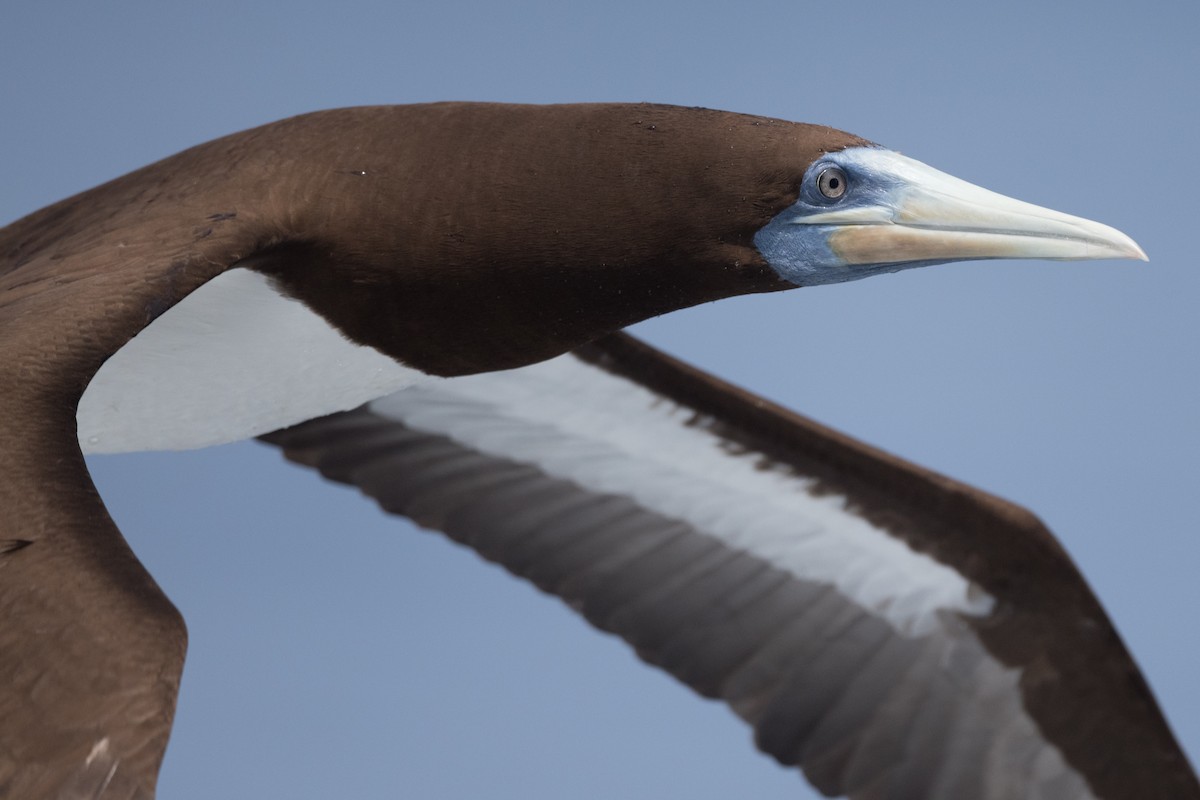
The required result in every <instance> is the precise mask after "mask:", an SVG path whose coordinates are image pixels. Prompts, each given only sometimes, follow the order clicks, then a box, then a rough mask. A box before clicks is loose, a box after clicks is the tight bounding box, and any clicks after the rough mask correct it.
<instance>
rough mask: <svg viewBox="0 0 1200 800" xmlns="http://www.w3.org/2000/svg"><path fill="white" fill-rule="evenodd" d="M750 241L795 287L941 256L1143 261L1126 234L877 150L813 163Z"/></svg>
mask: <svg viewBox="0 0 1200 800" xmlns="http://www.w3.org/2000/svg"><path fill="white" fill-rule="evenodd" d="M754 244H755V246H756V247H757V248H758V250H759V252H761V253H762V255H763V257H764V258H765V259H766V260H767V262H768V263H769V264H770V265H771V267H772V268H773V269H774V270H775V271H776V272H778V273H779V275H780V276H781V277H783V278H784V279H785V280H787V281H789V282H790V283H793V284H795V285H797V286H811V285H817V284H825V283H840V282H842V281H850V280H857V279H859V278H866V277H869V276H871V275H877V274H880V273H884V272H896V271H898V270H902V269H908V268H910V267H920V266H926V265H929V264H940V263H945V262H948V261H967V260H976V259H997V258H1040V259H1054V260H1076V259H1096V258H1134V259H1141V260H1143V261H1144V260H1146V254H1145V253H1144V252H1143V251H1142V249H1141V248H1140V247H1138V246H1137V244H1135V243H1134V241H1133V240H1132V239H1130V238H1129V237H1128V236H1126V235H1125V234H1123V233H1121V232H1120V231H1118V230H1116V229H1114V228H1110V227H1109V226H1107V225H1102V224H1100V223H1098V222H1092V221H1091V220H1087V219H1083V218H1081V217H1074V216H1071V215H1069V214H1063V213H1060V212H1057V211H1052V210H1050V209H1048V208H1042V207H1041V206H1036V205H1033V204H1031V203H1025V202H1022V201H1020V200H1014V199H1013V198H1011V197H1005V196H1004V195H1001V194H997V193H995V192H991V191H988V190H987V189H983V188H980V187H978V186H975V185H974V184H971V183H968V182H967V181H964V180H960V179H958V178H955V177H953V176H952V175H947V174H946V173H944V172H941V171H939V170H936V169H934V168H932V167H930V166H928V165H926V164H923V163H921V162H920V161H917V160H915V159H912V158H908V157H907V156H903V155H900V154H899V153H897V152H895V151H892V150H886V149H884V148H880V147H850V148H847V149H845V150H841V151H838V152H831V153H827V154H825V155H824V156H822V157H820V158H818V159H816V160H815V161H814V162H813V163H812V164H811V165H810V166H809V167H808V169H807V170H806V171H805V173H804V177H803V179H802V181H801V185H800V190H799V197H798V199H797V200H796V201H795V202H794V203H793V204H792V205H790V206H789V207H787V208H786V209H784V210H783V211H782V212H780V213H779V214H777V215H775V216H774V217H773V218H772V219H771V221H770V222H769V223H768V224H767V225H766V226H764V227H763V228H762V229H761V230H759V231H758V233H757V234H756V235H755V237H754Z"/></svg>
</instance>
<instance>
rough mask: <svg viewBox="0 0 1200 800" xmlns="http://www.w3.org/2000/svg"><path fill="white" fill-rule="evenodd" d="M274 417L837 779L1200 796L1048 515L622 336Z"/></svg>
mask: <svg viewBox="0 0 1200 800" xmlns="http://www.w3.org/2000/svg"><path fill="white" fill-rule="evenodd" d="M266 438H267V440H268V441H270V442H272V443H275V444H277V445H280V446H281V447H283V448H284V450H285V452H286V454H287V456H288V457H289V458H291V459H292V460H295V461H298V462H301V463H304V464H308V465H311V466H315V467H317V468H318V469H320V470H321V472H322V473H323V474H325V475H326V476H327V477H330V478H333V479H334V480H338V481H342V482H345V483H350V484H353V485H356V486H358V487H360V488H361V489H362V490H363V491H364V492H365V493H366V494H368V495H370V496H372V497H374V498H375V499H376V500H378V501H379V503H380V504H381V505H382V506H383V507H384V508H385V509H387V510H388V511H391V512H394V513H397V514H402V515H405V516H407V517H410V518H412V519H413V520H414V521H416V522H417V523H419V524H421V525H423V526H426V527H429V528H434V529H437V530H441V531H444V532H445V533H446V534H447V535H449V536H451V537H453V538H454V539H455V540H457V541H459V542H462V543H463V544H466V545H468V546H470V547H472V548H474V549H475V550H477V551H478V552H479V553H480V554H481V555H483V556H484V557H485V558H488V559H490V560H493V561H496V562H498V563H500V564H502V565H504V566H505V567H506V568H508V569H509V570H510V571H512V572H513V573H515V574H517V575H520V576H522V577H524V578H527V579H529V580H531V581H533V582H534V583H535V584H537V585H538V586H539V587H540V588H542V589H543V590H545V591H547V592H549V593H552V594H555V595H558V596H559V597H561V598H563V599H564V600H565V601H566V602H567V603H569V604H570V605H571V606H572V607H573V608H575V609H577V610H578V611H579V612H580V613H582V614H583V615H584V616H585V617H586V618H587V619H588V620H589V621H590V622H591V623H592V624H594V625H596V626H597V627H599V628H601V629H603V630H606V631H609V632H612V633H615V634H617V635H619V636H621V637H622V638H624V639H625V640H626V641H628V642H629V643H630V644H631V645H632V646H633V647H635V648H636V649H637V652H638V653H639V655H640V656H641V657H642V658H643V659H645V660H646V661H647V662H649V663H651V664H654V665H656V666H659V667H661V668H663V669H665V670H667V671H668V672H670V673H671V674H673V675H675V676H676V677H677V678H679V679H680V680H682V681H683V682H685V683H687V684H688V685H689V686H691V687H692V688H693V689H695V690H696V691H697V692H699V693H700V694H702V695H704V696H706V697H711V698H718V699H721V700H724V701H725V702H727V703H728V704H729V705H730V706H731V707H732V708H733V709H734V710H735V711H736V712H737V713H738V714H739V715H740V716H741V717H742V718H744V719H745V720H746V721H747V722H749V723H750V724H751V725H752V726H753V727H754V728H755V732H756V738H757V742H758V745H759V747H761V748H762V749H763V750H764V751H766V752H768V753H770V754H771V755H773V756H774V757H775V758H777V759H778V760H779V761H780V762H782V763H784V764H789V765H797V766H799V767H801V768H802V769H803V770H804V772H805V774H806V775H807V776H808V778H809V780H810V781H812V783H813V784H814V785H816V786H817V787H818V788H819V789H820V790H821V791H823V792H825V793H827V794H830V795H840V794H845V795H849V796H850V797H854V798H879V799H880V800H883V799H885V798H886V799H888V800H891V799H893V798H928V799H929V800H935V799H936V798H944V799H945V800H961V798H979V799H980V800H988V799H990V798H1046V800H1066V799H1067V798H1089V797H1097V798H1135V797H1136V798H1151V797H1158V798H1168V797H1169V798H1184V797H1200V787H1198V786H1197V784H1196V781H1195V778H1194V777H1193V775H1192V773H1191V771H1190V769H1189V768H1188V766H1187V763H1186V760H1185V759H1184V757H1183V756H1182V754H1181V752H1180V750H1179V748H1178V746H1177V745H1176V743H1175V741H1174V739H1173V737H1172V735H1171V733H1170V731H1169V730H1168V728H1167V726H1166V724H1165V722H1164V721H1163V719H1162V716H1161V714H1160V712H1159V711H1158V708H1157V706H1156V704H1155V702H1154V699H1153V697H1152V696H1151V694H1150V692H1149V690H1148V689H1147V688H1146V686H1145V684H1144V681H1143V680H1142V678H1141V676H1140V674H1139V672H1138V670H1137V667H1136V666H1135V665H1134V664H1133V662H1132V660H1131V659H1130V657H1129V656H1128V654H1127V653H1126V651H1125V649H1124V647H1123V645H1122V644H1121V642H1120V640H1119V638H1118V637H1117V635H1116V633H1115V632H1114V631H1113V629H1112V626H1111V624H1110V623H1109V622H1108V620H1107V618H1106V617H1105V615H1104V613H1103V611H1102V609H1101V608H1100V607H1099V605H1098V604H1097V602H1096V600H1095V599H1094V597H1093V596H1092V594H1091V592H1090V591H1089V589H1088V588H1087V586H1086V584H1085V582H1084V581H1083V579H1082V577H1081V576H1080V575H1079V574H1078V572H1077V570H1076V569H1075V568H1074V566H1073V565H1072V564H1071V562H1070V560H1069V559H1068V557H1067V556H1066V555H1065V554H1064V553H1063V551H1062V550H1061V548H1060V547H1059V546H1058V544H1057V543H1056V541H1055V540H1054V539H1053V537H1052V536H1051V535H1050V534H1049V533H1048V532H1047V531H1046V530H1045V528H1044V527H1043V526H1042V525H1041V524H1040V523H1039V522H1038V521H1037V520H1036V519H1035V518H1033V517H1032V516H1031V515H1030V514H1028V513H1027V512H1025V511H1023V510H1022V509H1019V508H1017V507H1015V506H1012V505H1010V504H1007V503H1005V502H1003V501H1000V500H997V499H996V498H993V497H991V496H988V495H986V494H983V493H981V492H978V491H976V490H973V489H971V488H969V487H966V486H963V485H961V484H958V483H956V482H954V481H951V480H948V479H946V478H943V477H941V476H938V475H935V474H933V473H930V472H927V471H924V470H921V469H919V468H917V467H914V466H912V465H909V464H906V463H904V462H902V461H899V460H898V459H895V458H893V457H891V456H889V455H887V454H884V453H881V452H879V451H876V450H873V449H871V448H869V447H866V446H865V445H862V444H860V443H858V442H855V441H853V440H850V439H848V438H846V437H844V436H841V435H839V434H837V433H835V432H833V431H830V430H827V429H824V428H822V427H821V426H818V425H816V424H814V423H812V422H811V421H809V420H806V419H804V418H802V417H799V416H796V415H794V414H791V413H789V412H787V411H785V410H783V409H780V408H777V407H774V406H772V405H771V404H769V403H767V402H766V401H764V400H762V399H759V398H756V397H754V396H752V395H750V394H747V393H746V392H743V391H741V390H739V389H736V388H734V387H731V386H729V385H727V384H724V383H721V382H720V381H717V380H716V379H714V378H712V377H710V376H708V375H705V374H703V373H701V372H698V371H696V370H694V369H691V368H689V367H687V366H685V365H683V364H680V363H678V362H676V361H674V360H672V359H670V358H668V357H666V356H664V355H663V354H661V353H658V352H656V351H654V350H652V349H651V348H649V347H647V346H646V345H643V344H641V343H639V342H637V341H636V340H634V339H632V338H629V337H627V336H623V335H618V336H613V337H609V338H608V339H605V340H603V341H601V342H599V343H596V344H593V345H589V346H587V347H585V348H582V349H580V350H578V351H576V352H574V353H571V354H568V355H565V356H562V357H560V358H558V359H555V360H553V361H549V362H546V363H543V364H538V365H534V366H531V367H526V368H523V369H520V370H513V371H510V372H500V373H490V374H484V375H476V376H470V377H466V378H455V379H450V380H446V381H437V382H434V383H426V384H420V385H418V386H414V387H411V388H409V389H406V390H403V391H401V392H398V393H396V394H394V395H391V396H389V397H386V398H384V399H381V400H377V401H375V402H373V403H370V404H368V405H367V406H364V407H362V408H360V409H358V410H355V411H352V412H347V413H342V414H337V415H334V416H330V417H326V418H323V419H319V420H314V421H312V422H309V423H305V424H303V425H300V426H297V427H295V428H292V429H289V430H286V431H280V432H277V433H275V434H272V435H270V436H268V437H266Z"/></svg>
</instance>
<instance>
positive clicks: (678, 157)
mask: <svg viewBox="0 0 1200 800" xmlns="http://www.w3.org/2000/svg"><path fill="white" fill-rule="evenodd" d="M1022 256H1029V257H1046V258H1094V257H1119V256H1127V257H1144V255H1143V254H1142V253H1141V251H1140V249H1138V248H1137V246H1136V245H1134V244H1133V242H1132V241H1131V240H1129V239H1128V237H1125V236H1124V235H1123V234H1120V233H1118V232H1117V231H1114V230H1113V229H1111V228H1107V227H1106V226H1102V225H1099V224H1097V223H1092V222H1089V221H1087V220H1080V219H1078V218H1074V217H1069V216H1067V215H1063V214H1059V213H1057V212H1051V211H1048V210H1046V209H1040V208H1038V207H1035V206H1030V205H1028V204H1024V203H1020V202H1019V201H1015V200H1011V199H1009V198H1003V197H1000V196H999V195H994V194H992V193H990V192H986V191H985V190H982V189H979V188H978V187H974V186H971V185H970V184H967V183H965V182H962V181H958V180H957V179H954V178H951V177H950V176H946V175H944V174H943V173H939V172H937V171H936V170H933V169H932V168H929V167H926V166H925V165H923V164H920V163H919V162H915V161H913V160H911V159H907V158H905V157H903V156H900V155H898V154H895V153H892V152H891V151H887V150H884V149H882V148H878V147H876V146H874V145H872V144H871V143H869V142H867V141H865V140H862V139H859V138H857V137H854V136H851V135H849V134H845V133H842V132H839V131H835V130H833V129H830V128H825V127H822V126H814V125H804V124H799V123H788V122H782V121H779V120H770V119H764V118H757V117H749V116H744V115H736V114H728V113H724V112H717V111H709V110H704V109H685V108H677V107H670V106H653V105H623V104H599V105H575V106H505V105H495V104H466V103H448V104H435V105H427V106H409V107H403V106H401V107H374V108H356V109H342V110H337V111H329V112H319V113H316V114H311V115H306V116H302V117H297V118H293V119H290V120H284V121H282V122H279V123H275V124H272V125H268V126H264V127H262V128H257V129H254V130H251V131H246V132H243V133H240V134H234V135H232V136H229V137H225V138H223V139H218V140H215V141H213V142H209V143H207V144H203V145H199V146H197V147H195V148H192V149H191V150H188V151H185V152H183V153H180V154H179V155H176V156H173V157H171V158H168V159H165V160H163V161H160V162H158V163H157V164H153V165H151V166H149V167H146V168H144V169H142V170H138V171H136V172H133V173H130V174H129V175H127V176H124V177H122V178H118V179H116V180H114V181H111V182H109V183H107V184H104V185H102V186H100V187H97V188H95V189H92V190H90V191H87V192H84V193H82V194H80V195H77V196H75V197H72V198H69V199H67V200H64V201H62V202H60V203H58V204H55V205H53V206H51V207H49V208H47V209H44V210H42V211H40V212H36V213H35V214H32V215H30V216H29V217H26V218H25V219H22V220H19V221H17V222H15V223H13V224H12V225H10V226H8V227H7V228H5V229H3V230H2V231H0V259H2V260H0V354H2V357H0V403H3V406H4V408H5V410H6V413H5V415H4V419H2V420H0V475H3V476H4V479H3V481H2V482H0V485H2V488H0V492H2V493H3V494H2V495H0V501H2V502H0V619H3V620H4V622H3V623H0V720H2V721H0V794H5V793H6V792H7V794H9V795H12V796H20V797H30V798H40V797H67V796H82V797H102V798H122V799H123V798H135V797H138V798H146V797H150V796H152V794H153V788H154V777H155V775H156V773H157V767H158V764H159V761H160V760H161V757H162V752H163V749H164V747H165V744H166V739H167V735H168V732H169V728H170V722H171V716H172V713H173V708H174V698H175V693H176V691H177V690H178V685H179V675H180V670H181V667H182V661H183V651H184V641H185V633H184V627H183V623H182V620H181V619H180V617H179V615H178V613H177V612H176V611H175V609H174V607H173V606H172V605H171V604H170V602H169V601H168V600H167V598H166V597H165V596H164V595H163V594H162V592H161V591H160V590H159V588H158V587H157V586H156V585H155V584H154V581H153V579H152V578H151V577H150V576H149V575H148V574H147V573H146V572H145V570H144V569H143V568H142V567H141V565H140V564H139V563H138V562H137V560H136V558H135V557H134V556H133V554H132V553H131V552H130V551H129V549H128V547H127V546H126V545H125V543H124V540H123V539H122V538H121V535H120V533H119V531H118V530H117V529H116V527H115V526H114V525H113V524H112V522H111V520H109V518H108V516H107V513H106V511H105V510H104V507H103V504H102V502H101V501H100V499H99V497H98V496H97V494H96V492H95V490H94V488H93V487H92V484H91V481H90V479H89V477H88V475H87V471H86V468H85V466H84V463H83V458H82V452H81V448H82V450H86V451H97V452H103V451H114V450H118V451H119V450H129V449H144V448H152V449H157V448H176V447H193V446H203V445H206V444H214V443H218V442H223V441H230V440H233V439H237V438H245V437H249V436H255V435H263V434H269V436H268V437H267V439H268V441H271V442H273V443H275V444H278V445H279V446H281V447H283V448H284V450H285V452H286V453H287V454H288V455H289V457H291V458H293V459H294V460H298V461H300V462H302V463H306V464H309V465H312V466H317V467H319V468H320V469H321V470H322V471H323V472H325V473H326V474H327V475H329V476H330V477H333V478H334V479H336V480H340V481H344V482H348V483H352V484H355V485H358V486H360V487H361V488H362V489H363V491H364V492H366V493H367V494H369V495H371V496H373V497H375V498H376V499H378V500H379V501H380V502H381V503H382V504H383V505H384V507H385V508H387V509H389V510H392V511H396V512H398V513H402V514H405V515H407V516H410V517H411V518H413V519H414V520H416V521H417V522H419V523H421V524H424V525H426V526H429V527H434V528H438V529H441V530H444V531H445V532H447V533H448V534H449V535H451V536H453V537H454V538H456V539H458V540H460V541H464V542H466V543H468V544H470V545H471V546H472V547H475V548H476V549H478V550H479V551H480V552H481V553H482V554H484V555H485V556H486V557H488V558H492V559H493V560H496V561H499V562H500V563H502V564H504V565H505V566H506V567H507V568H509V569H510V570H512V571H513V572H515V573H516V574H518V575H522V576H525V577H528V578H530V579H531V580H533V581H534V582H536V583H538V584H539V585H540V586H542V587H543V588H546V589H547V590H548V591H552V592H553V593H555V594H558V595H560V596H562V597H564V598H565V599H567V600H568V601H569V602H571V603H572V604H573V605H575V606H576V607H578V608H580V609H581V610H582V612H583V613H584V614H585V616H587V617H588V618H589V619H590V620H591V621H592V622H594V623H595V624H597V625H598V626H599V627H601V628H603V629H605V630H610V631H613V632H616V633H618V634H620V635H622V636H623V637H625V638H626V639H627V640H629V641H630V642H631V643H632V644H633V645H634V646H635V647H637V648H638V651H639V653H640V654H642V655H643V657H644V658H646V659H647V660H649V661H651V662H652V663H655V664H658V665H660V666H662V667H663V668H665V669H667V670H669V671H671V672H672V673H673V674H675V675H676V676H677V677H679V678H680V679H681V680H683V681H684V682H686V683H688V684H689V685H691V686H693V688H695V689H697V691H699V692H700V693H701V694H704V695H706V696H710V697H720V698H723V699H725V700H726V701H727V702H729V703H730V704H731V706H732V707H733V708H734V709H735V710H736V711H737V712H738V713H739V714H740V715H741V716H743V717H744V718H745V719H747V720H748V721H749V722H750V723H751V724H752V725H754V727H755V729H756V732H757V737H758V741H759V744H760V746H761V747H762V748H763V749H764V750H766V751H767V752H769V753H771V754H772V755H774V756H775V757H776V758H778V759H779V760H780V761H782V762H783V763H786V764H797V765H800V766H802V767H803V768H804V770H805V772H806V774H807V775H808V776H809V777H810V779H811V780H813V781H814V783H815V784H816V785H817V786H818V787H820V788H821V789H823V790H824V791H826V792H829V793H848V794H850V796H853V797H895V798H901V797H931V798H932V797H946V798H952V797H964V796H977V797H981V798H1001V797H1025V796H1028V797H1054V798H1060V797H1061V798H1066V797H1105V798H1118V797H1139V798H1143V797H1164V798H1165V797H1172V798H1183V797H1200V787H1198V786H1197V783H1196V778H1195V775H1194V773H1193V772H1192V771H1191V769H1190V767H1189V766H1188V765H1187V763H1186V760H1185V759H1184V758H1183V756H1182V754H1181V753H1180V752H1179V748H1178V745H1177V744H1176V743H1175V742H1174V740H1173V738H1172V736H1171V734H1170V731H1169V730H1168V728H1167V726H1166V724H1165V722H1164V721H1163V720H1162V717H1161V714H1160V712H1159V711H1158V708H1157V706H1156V705H1155V702H1154V700H1153V697H1152V695H1151V694H1150V692H1149V690H1148V688H1147V687H1146V686H1145V684H1144V682H1143V681H1142V679H1141V677H1140V675H1139V674H1138V672H1137V669H1136V666H1135V665H1134V664H1133V662H1132V661H1131V660H1130V658H1129V656H1128V655H1127V654H1126V653H1125V650H1124V648H1123V646H1122V645H1121V643H1120V640H1119V638H1118V637H1117V635H1116V633H1115V632H1114V631H1113V630H1112V628H1111V625H1110V624H1109V623H1108V621H1107V619H1106V617H1105V615H1104V613H1103V611H1102V609H1101V607H1100V606H1099V604H1098V603H1097V601H1096V600H1095V598H1094V597H1093V596H1092V594H1091V592H1090V591H1089V590H1088V588H1087V586H1086V584H1085V583H1084V582H1083V580H1082V579H1081V578H1080V576H1079V575H1078V573H1077V571H1076V570H1075V568H1074V566H1073V565H1072V564H1071V562H1070V559H1069V558H1068V557H1067V556H1066V554H1065V553H1064V552H1063V551H1062V549H1061V548H1060V547H1059V546H1058V545H1057V543H1056V542H1055V540H1054V539H1053V537H1052V536H1051V535H1050V534H1049V533H1048V532H1047V531H1046V530H1045V528H1044V527H1043V526H1042V525H1041V524H1040V523H1039V522H1038V521H1037V520H1036V519H1035V518H1034V517H1032V515H1030V514H1028V512H1025V511H1023V510H1021V509H1019V508H1016V507H1014V506H1011V505H1009V504H1007V503H1004V502H1003V501H1000V500H997V499H995V498H992V497H990V496H988V495H986V494H984V493H981V492H978V491H977V490H973V489H970V488H969V487H966V486H963V485H961V484H958V483H956V482H954V481H951V480H949V479H946V478H943V477H941V476H937V475H934V474H932V473H929V472H926V471H924V470H921V469H920V468H917V467H914V466H912V465H909V464H907V463H904V462H902V461H900V460H898V459H896V458H894V457H892V456H889V455H887V454H883V453H880V452H878V451H875V450H873V449H871V448H869V447H867V446H865V445H862V444H860V443H857V442H854V441H853V440H850V439H848V438H846V437H844V436H841V435H840V434H836V433H834V432H831V431H828V430H827V429H824V428H821V427H820V426H818V425H816V424H815V423H812V422H810V421H808V420H805V419H803V418H800V417H797V416H795V415H792V414H790V413H789V412H786V411H784V410H782V409H778V408H775V407H772V406H770V405H769V404H767V403H765V402H764V401H761V400H760V399H758V398H754V397H753V396H752V395H749V394H747V393H745V392H743V391H741V390H738V389H736V388H735V387H731V386H729V385H727V384H723V383H721V382H719V381H717V380H715V379H713V378H711V377H709V376H705V375H703V374H702V373H698V372H696V371H694V370H691V369H690V368H688V367H686V366H684V365H681V364H678V363H676V362H674V361H672V360H671V359H670V358H668V357H666V356H665V355H663V354H660V353H657V352H655V351H653V350H651V349H649V348H647V347H645V346H644V345H640V344H639V343H637V342H635V341H633V340H631V339H629V338H627V337H623V336H621V335H614V334H615V332H616V331H619V330H620V329H621V328H623V327H625V326H627V325H629V324H631V323H633V322H637V321H639V320H643V319H646V318H648V317H652V316H655V315H658V314H662V313H666V312H668V311H672V310H676V309H680V308H685V307H688V306H692V305H696V304H698V303H703V302H707V301H710V300H716V299H720V298H724V297H730V296H734V295H740V294H749V293H755V292H768V291H778V290H782V289H787V288H794V287H796V286H800V285H812V284H821V283H831V282H839V281H845V280H852V279H856V278H861V277H867V276H869V275H872V274H876V273H878V272H887V271H895V270H896V269H901V268H907V267H911V266H921V265H926V264H930V263H941V262H944V261H950V260H960V259H966V258H1010V257H1022ZM363 404H365V405H363ZM356 407H357V408H356ZM355 409H356V410H355ZM326 415H328V416H326ZM313 417H319V419H315V420H313V421H312V422H305V420H309V419H311V418H313ZM296 423H304V424H301V425H299V426H298V427H295V428H292V429H289V430H285V431H279V432H277V433H272V432H273V431H276V430H277V429H279V428H283V427H285V426H291V425H295V424H296Z"/></svg>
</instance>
